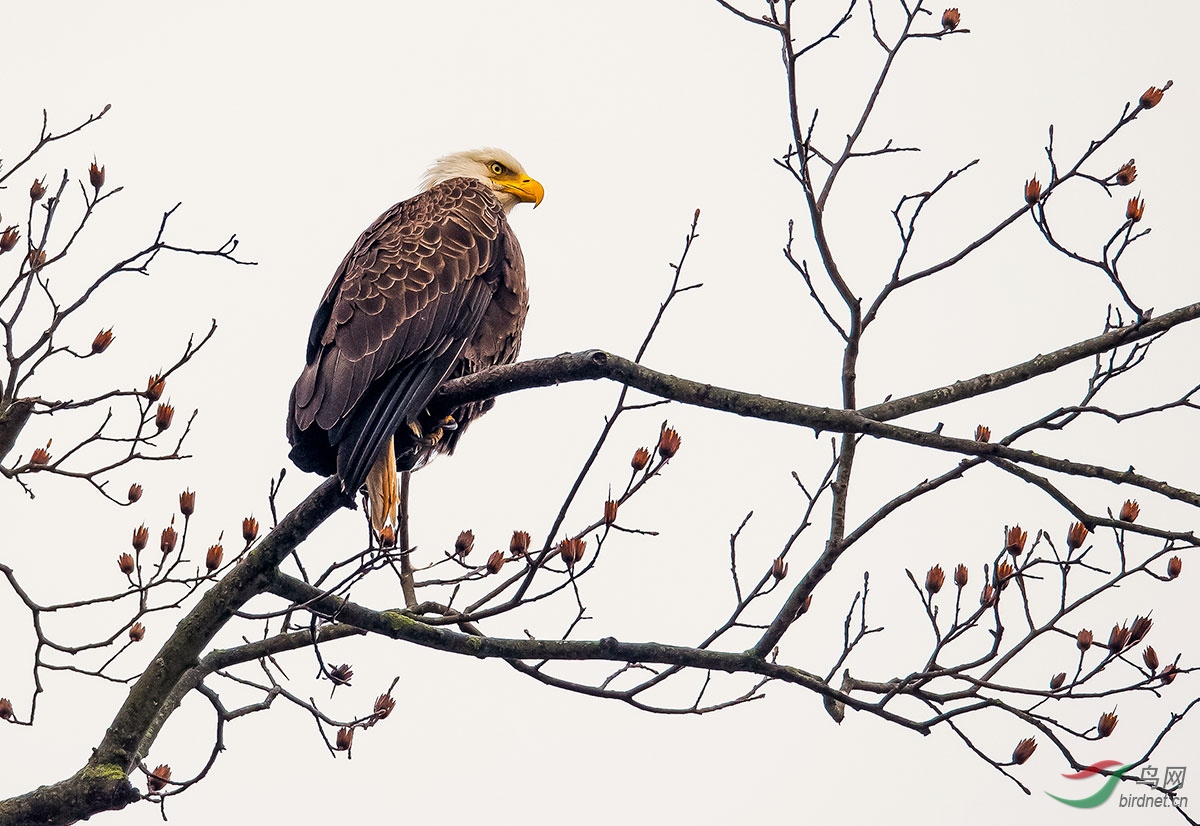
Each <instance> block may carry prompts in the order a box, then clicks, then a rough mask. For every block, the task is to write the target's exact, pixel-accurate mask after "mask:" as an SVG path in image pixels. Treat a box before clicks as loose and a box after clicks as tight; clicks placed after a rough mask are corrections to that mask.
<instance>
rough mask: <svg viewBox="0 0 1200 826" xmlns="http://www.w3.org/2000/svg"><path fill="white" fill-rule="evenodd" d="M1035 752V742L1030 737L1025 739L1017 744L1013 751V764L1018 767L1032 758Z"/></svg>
mask: <svg viewBox="0 0 1200 826" xmlns="http://www.w3.org/2000/svg"><path fill="white" fill-rule="evenodd" d="M1035 751H1037V740H1034V739H1033V738H1032V737H1026V738H1025V739H1024V740H1022V741H1021V742H1019V743H1017V747H1016V748H1015V749H1013V762H1014V763H1016V764H1017V765H1018V766H1020V765H1022V764H1024V763H1025V761H1026V760H1028V759H1029V758H1030V757H1033V753H1034V752H1035Z"/></svg>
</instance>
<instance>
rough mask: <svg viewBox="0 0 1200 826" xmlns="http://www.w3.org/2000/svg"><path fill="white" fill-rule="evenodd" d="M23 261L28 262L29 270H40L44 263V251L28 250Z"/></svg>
mask: <svg viewBox="0 0 1200 826" xmlns="http://www.w3.org/2000/svg"><path fill="white" fill-rule="evenodd" d="M25 260H27V261H28V262H29V269H31V270H35V271H36V270H40V269H41V268H42V265H43V264H45V263H46V251H45V250H30V251H29V255H27V256H25Z"/></svg>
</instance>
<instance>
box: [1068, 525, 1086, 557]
mask: <svg viewBox="0 0 1200 826" xmlns="http://www.w3.org/2000/svg"><path fill="white" fill-rule="evenodd" d="M1087 536H1088V529H1087V526H1086V525H1084V524H1083V523H1082V522H1072V523H1071V527H1069V528H1067V548H1069V549H1070V550H1072V551H1077V550H1079V549H1080V548H1082V547H1083V543H1084V542H1087Z"/></svg>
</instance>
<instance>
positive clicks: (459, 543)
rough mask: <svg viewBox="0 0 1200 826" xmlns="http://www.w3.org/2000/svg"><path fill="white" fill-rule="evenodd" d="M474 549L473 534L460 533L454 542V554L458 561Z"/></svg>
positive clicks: (467, 532)
mask: <svg viewBox="0 0 1200 826" xmlns="http://www.w3.org/2000/svg"><path fill="white" fill-rule="evenodd" d="M474 547H475V534H474V532H472V531H462V532H461V533H459V535H458V539H455V540H454V553H455V555H456V556H458V557H459V558H460V559H461V558H462V557H465V556H466V555H467V554H469V553H470V552H471V549H472V548H474Z"/></svg>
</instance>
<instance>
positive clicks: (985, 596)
mask: <svg viewBox="0 0 1200 826" xmlns="http://www.w3.org/2000/svg"><path fill="white" fill-rule="evenodd" d="M979 604H980V605H982V606H983V607H984V608H991V607H992V606H993V605H995V604H996V589H995V588H993V587H992V586H991V585H984V586H983V590H982V591H980V592H979Z"/></svg>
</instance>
